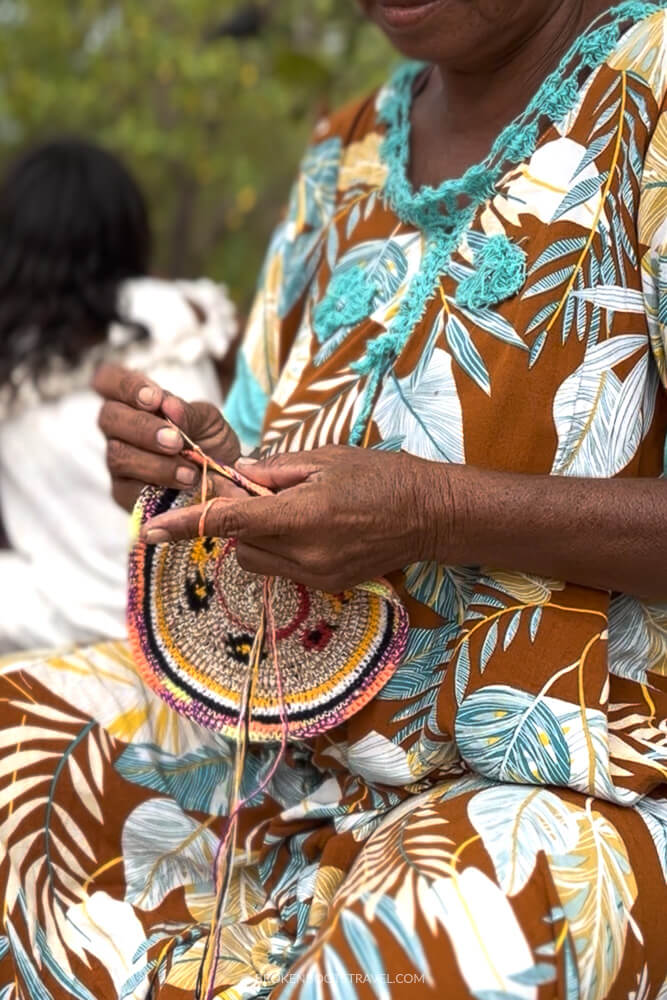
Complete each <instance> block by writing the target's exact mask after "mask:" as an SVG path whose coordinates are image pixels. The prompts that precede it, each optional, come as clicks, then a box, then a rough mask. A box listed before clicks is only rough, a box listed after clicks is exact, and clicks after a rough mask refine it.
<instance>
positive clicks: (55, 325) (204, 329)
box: [0, 139, 236, 653]
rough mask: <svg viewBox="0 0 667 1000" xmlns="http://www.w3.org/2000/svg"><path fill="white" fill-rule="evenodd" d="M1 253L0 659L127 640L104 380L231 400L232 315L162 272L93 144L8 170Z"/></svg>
mask: <svg viewBox="0 0 667 1000" xmlns="http://www.w3.org/2000/svg"><path fill="white" fill-rule="evenodd" d="M0 246H1V247H2V253H1V254H0V510H1V511H2V520H3V526H4V530H5V532H6V535H7V541H8V544H9V546H10V548H9V550H5V551H3V552H1V553H0V591H1V592H2V595H3V599H2V603H1V605H0V653H3V652H5V653H6V652H8V651H10V650H13V649H22V648H31V647H36V646H59V645H63V644H70V643H75V642H87V641H92V640H95V639H100V638H106V637H121V636H123V635H124V634H125V622H124V619H125V585H126V563H127V536H128V529H127V518H126V517H125V516H124V514H123V512H122V511H121V510H120V508H119V507H118V506H117V505H116V504H115V503H114V501H113V498H112V497H111V495H110V492H109V478H108V474H107V472H106V467H105V443H104V438H103V436H102V434H101V432H100V431H99V430H98V428H97V426H96V419H97V409H98V404H97V401H96V396H95V394H94V393H93V392H92V391H91V390H90V388H89V383H90V379H91V376H92V373H93V371H94V368H95V366H96V365H97V364H99V362H100V361H102V360H104V359H111V358H113V359H115V360H118V361H121V362H122V363H123V364H124V365H126V366H130V367H138V368H141V370H142V371H145V372H150V373H151V375H152V376H153V377H154V378H156V379H158V380H159V381H160V382H162V383H164V385H166V386H168V387H169V388H170V389H172V390H173V391H174V392H178V393H182V394H185V395H187V396H188V397H192V398H198V397H203V398H206V399H207V400H210V401H212V402H213V403H214V405H220V404H221V402H222V399H221V393H220V388H219V384H218V379H217V377H216V368H215V361H216V359H220V358H222V357H223V356H224V355H225V354H226V353H227V351H228V350H229V347H230V344H231V343H232V341H233V339H234V335H235V326H236V324H235V316H234V310H233V307H232V305H231V304H230V302H229V300H228V298H227V295H226V293H225V289H224V288H223V287H222V286H220V285H218V284H215V283H214V282H212V281H209V280H200V281H194V282H189V281H174V282H169V281H162V280H159V279H157V278H153V277H150V276H149V269H150V250H151V237H150V227H149V219H148V212H147V207H146V204H145V201H144V198H143V195H142V193H141V191H140V190H139V188H138V187H137V184H136V183H135V181H134V180H133V178H132V177H131V175H130V174H129V173H128V171H127V170H126V169H125V167H124V166H123V164H122V163H120V162H119V161H118V160H117V159H116V158H115V157H114V156H112V155H111V154H110V153H108V152H106V151H105V150H103V149H100V148H98V147H96V146H93V145H90V144H89V143H87V142H83V141H78V140H75V139H61V140H57V141H54V142H51V143H49V144H47V145H44V146H41V147H40V148H37V149H34V150H33V151H31V152H29V153H28V154H27V155H26V156H24V157H23V158H22V159H20V160H19V161H18V162H17V163H16V164H15V165H13V166H12V167H11V168H10V169H9V171H8V173H7V175H6V177H5V178H4V181H3V183H2V186H1V187H0ZM167 436H168V434H167ZM183 474H184V475H188V474H190V475H192V472H191V471H190V472H189V471H188V470H184V473H183ZM184 485H187V481H186V482H185V483H184Z"/></svg>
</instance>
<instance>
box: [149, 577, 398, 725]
mask: <svg viewBox="0 0 667 1000" xmlns="http://www.w3.org/2000/svg"><path fill="white" fill-rule="evenodd" d="M165 562H166V560H165V559H162V560H161V561H160V564H159V568H158V569H157V571H156V574H155V585H154V586H153V593H154V597H155V611H156V617H157V630H158V634H159V640H160V645H161V646H162V648H163V650H164V652H165V653H166V654H167V655H169V656H170V657H171V659H172V660H173V662H174V663H175V664H176V665H177V666H178V667H179V668H180V669H181V670H182V671H183V673H184V674H185V675H186V676H187V677H189V678H190V679H191V680H192V681H193V682H195V683H196V684H197V685H199V686H200V687H203V688H204V690H205V691H208V692H211V693H212V694H217V695H219V696H220V697H221V698H223V699H227V700H229V701H231V702H232V705H236V704H238V700H239V693H238V691H233V690H230V689H229V688H225V687H223V686H222V685H221V684H219V683H217V682H216V681H214V680H213V679H212V678H210V677H207V678H206V684H205V685H203V684H202V673H201V670H198V669H197V668H196V667H194V666H193V665H192V664H191V663H190V662H189V661H188V660H186V659H185V658H184V656H183V655H182V653H181V652H180V650H179V649H178V646H177V645H176V644H175V643H174V642H173V640H172V638H171V634H170V632H169V629H168V626H167V623H166V619H165V611H164V603H163V600H162V594H163V592H164V590H163V586H162V583H163V573H164V571H165ZM146 585H147V586H151V582H150V581H149V580H147V581H146ZM366 589H367V590H368V591H369V594H370V598H369V599H370V611H369V620H368V626H367V628H366V630H365V632H364V636H363V639H362V641H361V643H360V645H359V649H358V651H356V652H355V653H353V654H350V657H349V659H348V662H347V663H346V664H345V666H343V667H341V668H340V670H338V671H337V672H336V673H335V674H334V675H333V676H332V677H330V678H329V680H328V681H326V682H325V683H323V684H321V685H318V687H316V688H311V689H310V690H309V691H306V692H300V693H298V694H296V693H295V694H294V695H292V694H290V695H289V698H288V700H289V702H290V703H291V704H295V705H308V704H311V703H312V702H314V701H315V700H316V699H317V698H318V697H319V696H320V695H325V694H327V693H328V692H331V691H332V690H334V689H335V688H336V687H337V686H338V684H339V683H340V682H341V681H343V680H344V679H345V678H346V677H347V676H349V675H350V674H351V673H353V672H354V671H355V670H356V669H357V668H358V667H359V665H360V663H361V662H362V660H363V658H364V657H365V656H366V654H367V653H368V651H369V649H370V648H371V641H370V640H371V638H372V637H373V636H374V635H376V634H377V630H378V626H379V623H380V612H381V608H382V601H383V598H382V596H380V595H379V594H377V593H374V592H373V591H375V587H372V588H371V587H370V586H369V587H367V588H366ZM385 599H386V598H385ZM163 683H164V684H165V687H167V688H168V689H169V690H170V691H171V692H172V693H173V694H174V695H176V696H177V697H178V698H179V700H181V701H183V702H186V703H190V702H192V701H194V700H195V699H194V698H192V696H189V695H187V694H185V693H184V692H183V691H182V690H181V688H179V687H178V685H176V684H174V683H173V682H171V681H169V680H168V678H167V677H164V678H163ZM276 704H277V702H276V701H275V700H272V701H269V700H268V699H265V698H259V697H257V695H254V696H253V709H255V708H267V709H273V708H275V706H276Z"/></svg>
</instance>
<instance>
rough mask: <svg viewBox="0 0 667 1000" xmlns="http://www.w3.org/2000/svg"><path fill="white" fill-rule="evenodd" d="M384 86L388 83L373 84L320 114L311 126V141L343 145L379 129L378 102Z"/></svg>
mask: <svg viewBox="0 0 667 1000" xmlns="http://www.w3.org/2000/svg"><path fill="white" fill-rule="evenodd" d="M387 86H388V84H386V85H384V86H380V87H376V88H375V89H374V90H372V91H370V92H367V93H366V94H364V95H363V96H362V97H355V98H354V99H352V100H349V101H347V102H346V103H345V104H343V105H341V106H340V107H338V108H335V109H333V110H332V111H330V112H327V113H326V114H324V115H322V116H321V117H320V118H319V120H318V121H317V123H316V124H315V128H314V129H313V132H312V135H311V143H310V145H311V146H314V145H318V144H320V143H324V142H327V143H332V142H335V143H337V144H338V145H339V146H340V147H341V148H345V147H347V146H349V145H351V144H352V143H357V142H360V141H363V140H364V139H365V138H366V136H368V135H370V134H374V133H376V132H378V131H382V126H381V124H380V120H379V117H378V106H379V103H380V101H381V99H382V94H383V93H384V92H385V90H386V87H387Z"/></svg>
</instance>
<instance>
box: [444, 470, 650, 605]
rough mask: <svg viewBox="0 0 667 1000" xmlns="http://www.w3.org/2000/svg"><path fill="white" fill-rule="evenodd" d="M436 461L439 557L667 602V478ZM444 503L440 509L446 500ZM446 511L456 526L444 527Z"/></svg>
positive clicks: (454, 561)
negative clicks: (532, 471)
mask: <svg viewBox="0 0 667 1000" xmlns="http://www.w3.org/2000/svg"><path fill="white" fill-rule="evenodd" d="M429 464H430V465H432V466H433V467H432V468H431V470H430V478H432V479H433V480H434V483H433V486H434V496H435V497H436V501H435V502H436V503H437V502H438V500H439V501H440V502H441V503H450V504H451V505H452V508H453V516H452V517H450V518H449V519H446V518H442V517H440V518H439V519H438V514H437V513H436V512H434V514H433V519H434V521H435V522H436V523H435V529H434V534H433V539H434V540H433V543H432V553H430V554H432V557H433V558H435V559H436V560H438V561H441V562H447V563H450V564H457V565H470V566H475V565H478V566H479V565H481V566H489V567H494V568H498V569H506V570H520V571H522V572H525V573H533V574H536V575H539V576H546V577H551V578H554V579H558V580H564V581H567V582H569V583H577V584H581V585H582V586H587V587H594V588H596V589H600V590H611V591H620V592H623V593H628V594H633V595H635V596H636V597H641V598H643V599H644V600H649V601H655V602H660V601H667V484H666V483H664V482H663V481H661V480H654V479H611V480H609V479H574V478H568V477H561V476H530V475H520V474H516V473H505V472H495V471H491V470H484V469H476V468H470V467H467V466H440V467H439V468H438V467H436V466H435V465H434V464H433V463H429ZM441 509H442V508H441ZM447 520H449V523H450V525H451V528H450V530H446V529H445V530H443V529H442V524H444V523H445V522H446V521H447Z"/></svg>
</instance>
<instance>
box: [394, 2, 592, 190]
mask: <svg viewBox="0 0 667 1000" xmlns="http://www.w3.org/2000/svg"><path fill="white" fill-rule="evenodd" d="M609 6H610V4H609V2H608V0H563V2H562V3H560V4H558V5H556V6H555V7H551V8H550V9H549V8H547V12H546V14H545V16H544V18H543V19H542V20H541V21H539V22H538V23H536V24H534V25H533V26H532V28H531V31H530V32H529V33H528V34H525V33H524V34H523V36H522V39H521V42H520V43H514V44H508V45H507V47H506V48H505V50H504V51H503V52H499V53H497V55H496V56H495V57H494V59H493V60H489V59H485V60H484V65H483V66H481V65H478V66H473V65H471V66H469V67H465V68H452V66H450V65H448V66H442V65H437V66H435V68H434V72H432V73H431V74H430V76H429V79H428V81H427V83H426V85H425V87H424V89H423V91H422V92H421V93H420V95H419V97H418V98H417V100H416V101H415V105H414V108H413V121H412V126H413V128H412V156H411V162H412V164H413V169H412V171H411V178H412V181H413V183H414V184H415V185H416V186H418V185H421V184H425V183H426V184H438V183H440V182H441V181H442V180H443V179H445V178H446V177H455V176H459V175H460V174H461V173H463V171H464V170H465V169H466V168H467V167H469V166H470V165H471V164H472V163H476V162H478V161H479V160H481V159H483V158H484V156H485V155H486V153H487V152H488V150H489V148H490V146H491V144H492V143H493V140H494V139H495V137H496V136H497V135H498V133H499V132H500V130H501V129H502V128H503V127H504V126H505V125H507V124H508V123H509V122H510V121H512V120H513V119H514V118H515V117H516V116H517V115H518V114H519V113H520V112H521V111H522V110H523V108H524V107H525V106H526V103H527V102H528V100H529V99H530V97H531V96H532V95H533V94H534V93H535V91H536V90H537V89H538V87H539V85H540V84H541V83H542V81H543V80H544V79H545V77H546V76H547V75H548V74H549V73H550V72H552V71H553V70H554V69H555V68H556V66H557V65H558V63H559V61H560V60H561V58H562V57H563V55H564V54H565V53H566V52H567V50H568V48H569V47H570V45H571V44H572V43H573V41H574V40H575V39H576V37H577V36H578V35H579V34H580V33H581V31H583V30H584V29H585V28H586V27H587V25H588V24H589V23H590V22H591V21H592V20H593V19H594V18H595V17H596V16H597V15H599V14H600V13H602V12H603V11H605V10H607V9H609Z"/></svg>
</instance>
